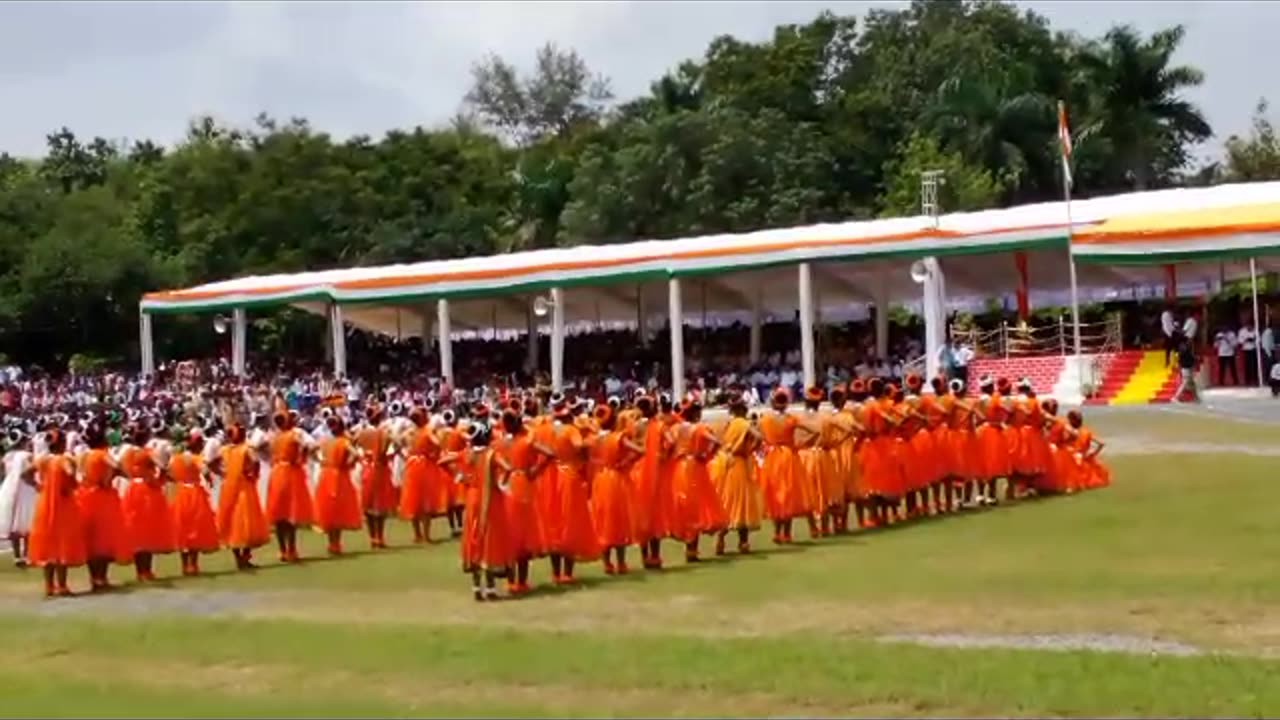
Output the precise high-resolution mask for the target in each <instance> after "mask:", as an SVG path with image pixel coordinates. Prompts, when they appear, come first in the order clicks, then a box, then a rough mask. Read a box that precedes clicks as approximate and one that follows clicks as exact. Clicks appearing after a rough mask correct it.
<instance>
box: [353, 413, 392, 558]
mask: <svg viewBox="0 0 1280 720" xmlns="http://www.w3.org/2000/svg"><path fill="white" fill-rule="evenodd" d="M365 415H366V417H367V419H368V425H367V426H366V427H365V428H364V429H362V430H361V431H360V432H359V434H357V435H356V446H357V447H358V448H359V449H360V467H361V471H360V507H361V509H362V510H363V511H364V518H365V524H366V526H367V528H368V532H369V547H371V548H373V549H374V550H379V549H382V548H385V547H386V546H387V535H386V530H387V515H388V514H390V513H391V512H393V511H394V510H395V509H396V489H395V485H394V484H393V483H392V482H391V459H392V457H393V456H394V454H393V453H394V448H393V447H392V445H391V434H390V433H389V432H388V430H387V427H386V423H385V422H384V419H385V417H384V415H383V412H382V407H381V406H379V405H377V404H374V405H371V406H370V407H369V409H368V410H367V411H366V413H365Z"/></svg>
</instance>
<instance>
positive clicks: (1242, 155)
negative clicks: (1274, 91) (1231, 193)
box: [1223, 99, 1280, 182]
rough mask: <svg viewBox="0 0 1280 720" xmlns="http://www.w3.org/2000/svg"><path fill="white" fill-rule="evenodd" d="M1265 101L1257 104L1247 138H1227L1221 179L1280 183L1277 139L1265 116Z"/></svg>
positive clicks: (1266, 108)
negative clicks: (1224, 164) (1274, 181)
mask: <svg viewBox="0 0 1280 720" xmlns="http://www.w3.org/2000/svg"><path fill="white" fill-rule="evenodd" d="M1267 110H1268V106H1267V101H1266V100H1265V99H1262V100H1259V101H1258V106H1257V108H1256V109H1255V110H1254V113H1253V127H1252V128H1251V129H1250V131H1249V135H1248V136H1247V137H1240V136H1238V135H1232V136H1231V137H1229V138H1227V156H1226V167H1225V168H1224V169H1223V174H1224V176H1225V178H1226V179H1227V180H1228V181H1230V182H1255V181H1260V180H1280V137H1277V136H1276V128H1275V125H1273V124H1272V123H1271V119H1270V118H1269V117H1268V116H1267Z"/></svg>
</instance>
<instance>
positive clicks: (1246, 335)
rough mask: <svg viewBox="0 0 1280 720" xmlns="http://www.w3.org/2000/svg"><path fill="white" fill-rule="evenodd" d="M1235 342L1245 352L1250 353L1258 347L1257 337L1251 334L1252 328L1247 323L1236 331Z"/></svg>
mask: <svg viewBox="0 0 1280 720" xmlns="http://www.w3.org/2000/svg"><path fill="white" fill-rule="evenodd" d="M1236 342H1237V343H1239V344H1240V350H1242V351H1243V352H1245V353H1252V352H1254V351H1255V350H1257V349H1258V343H1257V338H1255V337H1254V335H1253V328H1251V327H1249V326H1247V325H1246V326H1245V327H1242V328H1240V332H1238V333H1236Z"/></svg>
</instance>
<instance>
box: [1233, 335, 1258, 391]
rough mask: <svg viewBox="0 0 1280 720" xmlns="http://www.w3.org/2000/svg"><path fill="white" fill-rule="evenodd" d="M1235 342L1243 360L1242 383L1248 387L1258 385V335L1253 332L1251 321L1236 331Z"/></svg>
mask: <svg viewBox="0 0 1280 720" xmlns="http://www.w3.org/2000/svg"><path fill="white" fill-rule="evenodd" d="M1236 342H1237V343H1238V344H1239V345H1240V355H1241V356H1242V359H1243V360H1244V384H1245V385H1248V386H1249V387H1257V385H1258V336H1257V335H1255V334H1254V332H1253V321H1252V320H1250V321H1249V322H1248V323H1246V324H1245V325H1243V326H1241V328H1240V332H1238V333H1236Z"/></svg>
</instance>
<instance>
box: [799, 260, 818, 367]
mask: <svg viewBox="0 0 1280 720" xmlns="http://www.w3.org/2000/svg"><path fill="white" fill-rule="evenodd" d="M799 275H800V277H799V279H800V283H799V284H800V364H801V365H802V366H803V367H804V387H805V389H806V390H808V389H809V388H811V387H813V386H814V385H815V384H817V380H818V370H817V365H816V361H815V358H814V352H813V273H812V270H811V269H810V267H809V263H800V268H799Z"/></svg>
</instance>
